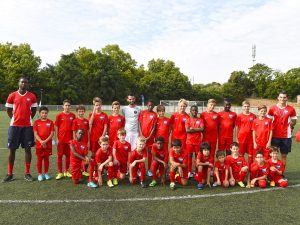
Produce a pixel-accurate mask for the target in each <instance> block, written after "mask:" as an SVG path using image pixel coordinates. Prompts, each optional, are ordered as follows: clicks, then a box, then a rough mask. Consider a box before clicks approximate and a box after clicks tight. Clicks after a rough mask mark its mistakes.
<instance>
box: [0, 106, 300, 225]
mask: <svg viewBox="0 0 300 225" xmlns="http://www.w3.org/2000/svg"><path fill="white" fill-rule="evenodd" d="M55 114H56V112H51V113H50V119H54V117H55ZM299 123H300V122H299V120H298V124H297V126H296V130H297V129H299V128H300V126H299ZM8 125H9V119H8V116H7V115H6V112H0V148H1V149H0V165H1V166H0V174H1V176H2V177H4V176H5V174H6V171H7V170H6V169H7V156H8V152H7V149H6V143H7V128H8ZM299 150H300V144H299V143H296V142H295V140H293V149H292V153H291V154H290V155H289V156H288V166H287V168H286V173H285V174H286V177H287V178H288V181H289V185H290V187H289V188H286V189H284V190H283V189H272V190H267V191H264V192H261V191H259V192H256V193H246V192H249V191H250V190H249V189H241V188H239V187H233V188H229V189H223V188H221V187H217V188H213V189H208V188H206V189H204V190H202V191H199V190H197V189H196V183H195V182H194V181H192V182H190V184H189V186H187V187H184V188H182V187H179V188H177V189H176V190H175V191H172V190H170V189H169V186H168V185H167V186H157V187H155V188H146V189H141V188H140V186H132V185H130V184H129V182H128V179H127V180H126V182H124V183H121V184H120V185H119V186H117V187H114V188H112V189H110V188H108V187H107V186H103V187H101V188H97V189H91V188H88V187H87V186H86V185H85V184H79V185H77V186H75V185H73V183H72V181H71V179H63V180H60V181H56V180H55V179H52V180H50V181H44V182H38V181H37V179H36V178H37V172H36V166H35V165H36V161H35V160H36V158H35V153H34V149H33V151H32V152H33V159H32V164H31V173H32V175H33V177H34V178H35V181H34V182H31V183H28V182H26V181H24V179H23V176H24V152H23V150H21V149H19V150H17V153H16V156H17V157H16V162H15V169H14V174H15V180H14V181H13V182H10V183H5V184H4V183H0V224H3V225H4V224H5V225H6V224H43V225H46V224H52V225H53V224H73V225H77V224H121V223H122V224H300V222H299V221H300V208H299V201H300V197H299V196H300V195H299V191H300V188H299V186H295V185H298V184H300V166H299V165H300V151H299ZM49 173H50V175H52V176H55V174H56V146H54V149H53V156H52V157H51V158H50V171H49ZM2 177H1V179H2ZM85 182H86V181H85ZM147 182H148V183H149V182H150V179H148V180H147ZM252 190H259V189H258V188H254V189H251V191H252ZM236 192H242V193H244V192H245V193H244V194H234V193H236ZM224 193H225V194H227V195H223V194H224ZM188 195H190V197H191V198H190V199H178V198H179V197H180V196H188ZM195 195H201V196H203V197H202V198H201V197H199V196H198V197H199V198H193V196H195ZM213 195H215V196H213ZM170 196H172V197H174V199H169V198H168V197H170ZM154 197H156V198H157V200H150V199H153V198H154ZM161 197H166V198H165V200H162V199H161ZM176 197H177V198H176ZM136 198H147V199H145V200H142V199H140V201H136V200H134V199H136ZM90 199H96V200H97V201H95V202H83V201H82V200H90ZM101 199H103V200H101ZM118 199H123V200H122V201H114V200H118ZM124 199H128V200H124ZM4 200H81V202H78V203H76V202H69V203H68V202H63V203H61V202H59V203H39V204H38V203H7V202H4ZM105 200H106V201H105Z"/></svg>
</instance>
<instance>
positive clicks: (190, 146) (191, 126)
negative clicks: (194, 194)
mask: <svg viewBox="0 0 300 225" xmlns="http://www.w3.org/2000/svg"><path fill="white" fill-rule="evenodd" d="M190 112H191V116H190V117H189V119H188V120H187V122H186V124H185V128H186V133H187V137H186V149H187V153H188V178H192V177H193V174H192V162H193V154H198V152H199V149H200V143H201V139H202V133H201V132H202V131H203V130H204V123H203V120H202V119H201V118H199V117H197V115H198V107H197V106H196V105H193V106H191V109H190Z"/></svg>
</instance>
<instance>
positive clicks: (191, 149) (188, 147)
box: [186, 144, 200, 153]
mask: <svg viewBox="0 0 300 225" xmlns="http://www.w3.org/2000/svg"><path fill="white" fill-rule="evenodd" d="M186 150H187V153H198V152H199V151H200V145H191V144H186Z"/></svg>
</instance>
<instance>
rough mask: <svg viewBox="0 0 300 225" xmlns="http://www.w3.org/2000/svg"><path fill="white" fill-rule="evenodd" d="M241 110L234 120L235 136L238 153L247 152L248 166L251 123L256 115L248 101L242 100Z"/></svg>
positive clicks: (251, 137)
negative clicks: (251, 110)
mask: <svg viewBox="0 0 300 225" xmlns="http://www.w3.org/2000/svg"><path fill="white" fill-rule="evenodd" d="M242 107H243V112H242V113H241V114H239V115H238V116H237V118H236V121H235V126H236V138H237V142H238V143H239V147H240V148H239V149H240V152H239V154H240V155H242V156H244V155H245V153H247V154H248V165H249V166H250V165H251V163H252V161H253V155H252V152H253V136H252V123H253V121H254V120H255V118H256V116H255V115H254V114H253V113H251V112H250V102H248V101H243V103H242Z"/></svg>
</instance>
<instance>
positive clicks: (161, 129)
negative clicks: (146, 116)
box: [155, 117, 170, 143]
mask: <svg viewBox="0 0 300 225" xmlns="http://www.w3.org/2000/svg"><path fill="white" fill-rule="evenodd" d="M169 134H170V119H169V118H167V117H158V118H157V122H156V132H155V137H156V138H157V137H163V138H164V141H165V143H168V141H169Z"/></svg>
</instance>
